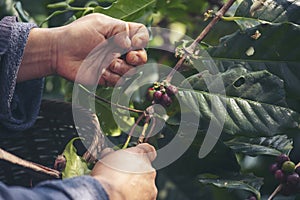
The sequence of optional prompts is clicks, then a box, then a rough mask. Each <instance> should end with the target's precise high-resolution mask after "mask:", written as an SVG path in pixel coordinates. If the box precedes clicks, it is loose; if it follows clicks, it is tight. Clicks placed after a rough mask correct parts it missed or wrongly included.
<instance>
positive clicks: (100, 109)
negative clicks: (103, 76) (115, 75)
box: [96, 87, 134, 136]
mask: <svg viewBox="0 0 300 200" xmlns="http://www.w3.org/2000/svg"><path fill="white" fill-rule="evenodd" d="M113 90H116V88H104V87H103V88H98V89H97V94H98V95H99V96H100V97H102V98H104V99H107V100H109V101H110V100H111V95H112V92H113ZM124 98H125V97H124ZM124 98H123V99H124ZM114 103H116V102H114ZM96 113H97V116H98V118H99V122H100V126H101V128H102V130H103V132H104V133H105V134H106V135H109V136H119V135H120V134H121V133H122V131H124V132H126V131H128V130H129V129H130V128H131V126H132V125H133V124H134V118H133V117H129V116H127V115H126V114H128V113H126V112H124V111H123V110H121V109H115V112H114V113H113V111H112V108H111V105H109V104H107V103H104V102H101V101H99V100H97V101H96Z"/></svg>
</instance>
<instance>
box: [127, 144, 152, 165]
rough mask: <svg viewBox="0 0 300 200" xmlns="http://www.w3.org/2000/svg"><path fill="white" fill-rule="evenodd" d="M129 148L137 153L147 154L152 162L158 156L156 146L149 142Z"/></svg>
mask: <svg viewBox="0 0 300 200" xmlns="http://www.w3.org/2000/svg"><path fill="white" fill-rule="evenodd" d="M128 150H129V151H132V152H135V153H142V154H145V155H146V156H147V157H148V159H149V161H150V162H152V161H153V160H154V159H155V158H156V156H157V154H156V150H155V148H154V147H153V146H152V145H150V144H148V143H142V144H139V145H137V146H136V147H133V148H129V149H128Z"/></svg>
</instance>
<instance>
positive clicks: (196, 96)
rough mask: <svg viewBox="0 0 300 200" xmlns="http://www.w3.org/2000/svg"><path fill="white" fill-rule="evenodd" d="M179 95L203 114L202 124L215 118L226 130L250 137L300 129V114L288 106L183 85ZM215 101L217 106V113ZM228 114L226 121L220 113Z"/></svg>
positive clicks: (181, 100)
mask: <svg viewBox="0 0 300 200" xmlns="http://www.w3.org/2000/svg"><path fill="white" fill-rule="evenodd" d="M178 98H179V99H180V102H181V103H183V104H185V105H186V106H187V107H188V108H189V111H193V112H194V114H195V115H196V116H197V117H200V122H201V124H200V128H204V127H205V126H206V127H207V126H208V124H209V122H210V121H214V122H217V124H216V125H218V126H221V127H222V128H223V132H225V133H228V134H233V135H243V136H247V137H258V136H273V135H276V134H283V133H287V132H289V131H290V130H291V129H294V130H295V129H299V120H300V115H299V114H298V113H297V112H295V111H293V110H291V109H289V108H286V107H282V106H277V105H272V104H268V103H262V102H257V101H252V100H248V99H243V98H239V97H228V96H225V95H220V94H213V93H208V92H204V91H196V90H188V89H185V90H184V89H180V91H179V93H178ZM212 105H213V106H214V107H215V108H216V109H215V112H214V113H213V112H212V109H211V107H212ZM224 105H225V107H224ZM224 115H225V120H224V124H222V118H220V116H224Z"/></svg>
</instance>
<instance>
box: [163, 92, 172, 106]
mask: <svg viewBox="0 0 300 200" xmlns="http://www.w3.org/2000/svg"><path fill="white" fill-rule="evenodd" d="M161 101H162V104H163V106H166V107H168V106H170V105H171V104H172V99H171V98H170V97H169V95H168V94H163V95H162V97H161Z"/></svg>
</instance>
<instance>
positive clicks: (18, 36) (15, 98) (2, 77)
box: [0, 17, 43, 130]
mask: <svg viewBox="0 0 300 200" xmlns="http://www.w3.org/2000/svg"><path fill="white" fill-rule="evenodd" d="M3 20H4V22H2V21H1V23H2V27H5V28H4V29H5V30H6V32H5V34H9V33H10V35H9V36H8V37H7V38H6V43H5V48H2V52H5V53H4V54H3V55H2V56H1V67H0V85H1V87H0V96H1V98H0V122H1V124H2V125H4V127H6V128H8V129H11V130H24V129H27V128H29V127H31V126H32V125H33V124H34V122H35V119H36V117H37V115H38V111H39V106H40V102H41V97H42V91H43V79H36V80H30V81H25V82H22V83H18V84H17V83H16V80H17V75H18V70H19V67H20V64H21V61H22V56H23V53H24V49H25V45H26V42H27V39H28V36H29V32H30V30H31V29H32V28H34V27H36V25H35V24H33V23H21V22H17V20H16V18H15V17H6V18H4V19H3ZM1 23H0V24H1ZM5 34H3V35H2V33H1V34H0V35H2V36H1V37H2V39H3V38H4V35H5Z"/></svg>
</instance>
